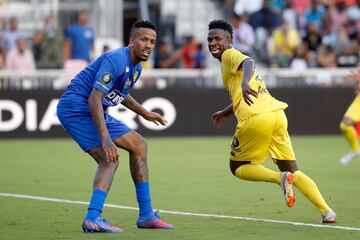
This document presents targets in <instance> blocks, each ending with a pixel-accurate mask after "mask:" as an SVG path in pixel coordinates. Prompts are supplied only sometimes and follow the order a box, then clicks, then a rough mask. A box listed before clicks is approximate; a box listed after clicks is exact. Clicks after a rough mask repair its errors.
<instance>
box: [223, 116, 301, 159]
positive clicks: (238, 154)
mask: <svg viewBox="0 0 360 240" xmlns="http://www.w3.org/2000/svg"><path fill="white" fill-rule="evenodd" d="M287 127H288V122H287V118H286V115H285V113H284V110H277V111H274V112H267V113H261V114H257V115H254V116H252V117H250V118H248V119H246V120H244V121H241V122H239V123H238V125H237V126H236V131H235V135H234V138H233V141H232V143H231V152H230V159H231V160H233V161H251V162H257V163H261V162H264V161H265V158H266V152H268V153H269V155H270V157H271V158H273V159H277V160H295V154H294V150H293V148H292V145H291V141H290V137H289V134H288V131H287Z"/></svg>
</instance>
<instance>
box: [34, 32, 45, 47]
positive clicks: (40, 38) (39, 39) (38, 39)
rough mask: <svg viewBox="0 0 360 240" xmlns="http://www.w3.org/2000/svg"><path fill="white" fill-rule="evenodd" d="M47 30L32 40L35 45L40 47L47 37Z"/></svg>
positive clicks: (38, 33) (37, 34)
mask: <svg viewBox="0 0 360 240" xmlns="http://www.w3.org/2000/svg"><path fill="white" fill-rule="evenodd" d="M45 34H46V33H45V30H42V31H39V32H37V33H36V34H35V36H34V37H33V39H32V42H33V45H38V44H39V43H40V42H41V41H42V40H43V39H44V37H45Z"/></svg>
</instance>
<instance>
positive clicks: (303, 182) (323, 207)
mask: <svg viewBox="0 0 360 240" xmlns="http://www.w3.org/2000/svg"><path fill="white" fill-rule="evenodd" d="M293 175H294V182H293V184H294V186H295V187H296V188H297V189H299V191H300V192H301V193H302V194H303V195H304V196H305V197H306V198H307V199H309V200H310V201H311V202H312V203H313V204H314V205H315V206H316V207H317V208H318V209H319V211H320V213H326V212H328V211H330V210H331V208H330V207H329V206H328V205H327V204H326V202H325V200H324V198H323V197H322V195H321V193H320V191H319V189H318V187H317V186H316V184H315V183H314V181H313V180H311V178H309V177H308V176H306V175H305V174H304V173H303V172H301V171H296V172H295V173H293Z"/></svg>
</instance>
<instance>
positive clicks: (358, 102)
mask: <svg viewBox="0 0 360 240" xmlns="http://www.w3.org/2000/svg"><path fill="white" fill-rule="evenodd" d="M347 78H348V79H351V80H353V81H355V82H356V90H355V93H356V94H357V95H356V97H355V99H354V101H353V102H352V103H351V105H350V106H349V108H348V109H347V111H346V112H345V115H344V118H343V119H342V121H341V123H340V129H341V131H342V133H343V134H344V136H345V138H346V140H347V142H348V143H349V145H350V147H351V151H350V152H349V153H347V154H345V155H344V156H343V157H342V158H341V159H340V163H342V164H344V165H346V164H348V163H349V162H351V161H352V160H353V159H354V158H355V157H360V146H359V141H358V138H357V133H356V129H355V124H356V123H358V122H360V68H359V69H358V71H357V72H354V73H352V74H350V75H349V76H348V77H347Z"/></svg>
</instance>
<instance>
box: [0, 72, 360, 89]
mask: <svg viewBox="0 0 360 240" xmlns="http://www.w3.org/2000/svg"><path fill="white" fill-rule="evenodd" d="M258 71H259V72H260V73H261V75H262V77H263V79H264V80H265V82H266V84H267V86H268V87H269V88H278V87H306V86H322V87H331V86H349V85H352V84H353V83H352V82H351V81H349V80H347V79H346V78H345V76H347V75H348V74H349V73H351V71H355V69H338V68H334V69H323V68H316V69H309V70H304V71H301V72H297V71H294V70H291V69H265V68H263V69H259V70H258ZM74 75H75V74H74V73H70V72H67V71H65V70H36V71H33V72H29V71H10V70H2V71H0V89H3V90H4V89H29V90H31V89H64V88H65V87H66V86H67V85H68V84H69V82H70V81H71V79H72V78H73V76H74ZM135 87H136V88H157V89H166V88H222V80H221V70H220V69H219V68H216V69H205V70H196V69H149V70H143V73H142V75H141V77H140V80H139V82H138V83H137V84H136V85H135Z"/></svg>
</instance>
